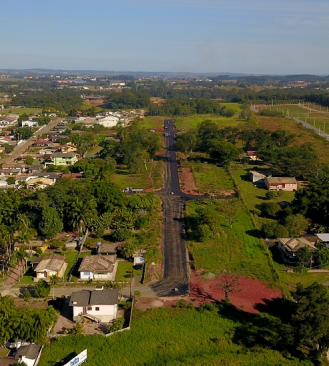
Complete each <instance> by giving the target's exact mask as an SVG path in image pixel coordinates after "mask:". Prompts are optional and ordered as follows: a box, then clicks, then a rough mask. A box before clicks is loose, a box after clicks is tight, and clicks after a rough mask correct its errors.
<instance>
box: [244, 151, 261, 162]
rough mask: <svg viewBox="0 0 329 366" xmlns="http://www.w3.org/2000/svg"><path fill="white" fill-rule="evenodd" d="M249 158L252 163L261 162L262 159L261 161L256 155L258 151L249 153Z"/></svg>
mask: <svg viewBox="0 0 329 366" xmlns="http://www.w3.org/2000/svg"><path fill="white" fill-rule="evenodd" d="M247 157H248V158H249V159H250V160H251V161H260V160H261V159H259V157H258V156H257V154H256V151H247Z"/></svg>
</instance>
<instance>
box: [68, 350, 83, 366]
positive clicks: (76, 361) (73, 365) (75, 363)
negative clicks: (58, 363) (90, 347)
mask: <svg viewBox="0 0 329 366" xmlns="http://www.w3.org/2000/svg"><path fill="white" fill-rule="evenodd" d="M86 361H87V350H86V349H85V350H83V351H82V352H81V353H79V354H78V355H77V356H75V357H74V358H73V359H72V360H71V361H69V362H68V363H66V364H65V365H64V366H79V365H81V364H82V363H84V362H86Z"/></svg>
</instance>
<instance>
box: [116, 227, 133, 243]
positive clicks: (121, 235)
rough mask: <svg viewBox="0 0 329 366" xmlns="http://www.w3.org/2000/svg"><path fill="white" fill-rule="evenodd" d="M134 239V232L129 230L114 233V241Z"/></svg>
mask: <svg viewBox="0 0 329 366" xmlns="http://www.w3.org/2000/svg"><path fill="white" fill-rule="evenodd" d="M131 237H132V232H131V231H130V230H128V229H119V230H115V231H114V232H113V233H112V239H113V240H114V241H124V240H127V239H130V238H131Z"/></svg>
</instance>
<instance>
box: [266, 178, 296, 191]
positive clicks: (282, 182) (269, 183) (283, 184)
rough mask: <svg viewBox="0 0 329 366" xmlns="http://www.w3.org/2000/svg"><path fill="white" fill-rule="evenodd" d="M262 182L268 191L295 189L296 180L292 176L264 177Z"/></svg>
mask: <svg viewBox="0 0 329 366" xmlns="http://www.w3.org/2000/svg"><path fill="white" fill-rule="evenodd" d="M264 183H265V185H266V188H267V189H269V190H270V191H271V190H275V191H295V190H296V189H297V180H296V178H293V177H266V178H265V179H264Z"/></svg>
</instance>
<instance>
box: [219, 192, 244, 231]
mask: <svg viewBox="0 0 329 366" xmlns="http://www.w3.org/2000/svg"><path fill="white" fill-rule="evenodd" d="M216 210H217V211H218V212H220V214H221V216H222V217H223V218H224V220H226V221H227V222H228V223H229V225H230V228H232V226H233V223H234V222H235V220H236V218H237V216H238V214H239V212H240V210H241V202H240V200H238V199H232V200H221V202H220V203H219V204H218V205H217V206H216Z"/></svg>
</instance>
